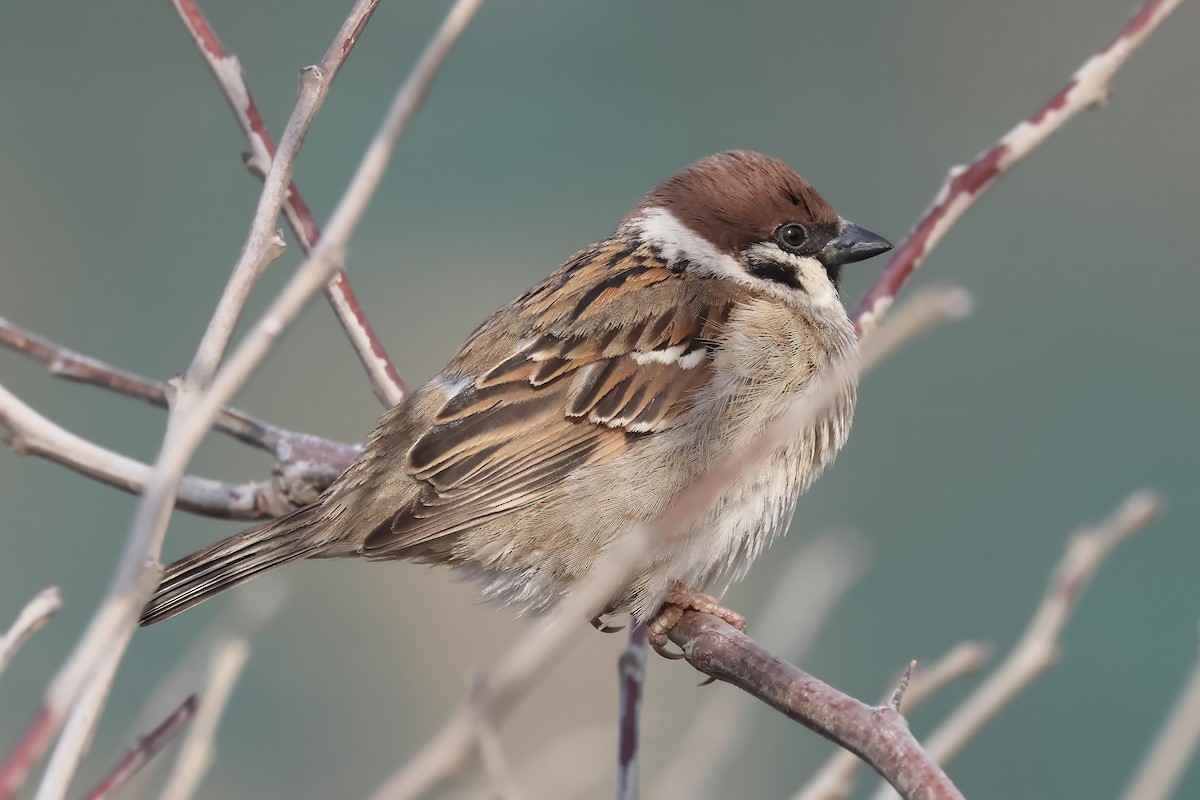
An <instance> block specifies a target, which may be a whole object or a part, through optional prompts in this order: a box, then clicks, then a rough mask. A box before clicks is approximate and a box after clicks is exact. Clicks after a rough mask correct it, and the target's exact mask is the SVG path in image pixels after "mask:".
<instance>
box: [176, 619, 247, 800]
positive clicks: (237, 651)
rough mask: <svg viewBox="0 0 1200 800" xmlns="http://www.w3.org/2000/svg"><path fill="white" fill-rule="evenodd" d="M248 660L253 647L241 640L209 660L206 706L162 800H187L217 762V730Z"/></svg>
mask: <svg viewBox="0 0 1200 800" xmlns="http://www.w3.org/2000/svg"><path fill="white" fill-rule="evenodd" d="M249 658H250V643H249V642H248V641H247V640H246V639H243V638H241V637H230V638H229V639H227V640H225V641H224V642H223V643H222V644H221V646H220V647H218V648H217V649H216V650H215V651H214V652H213V654H212V656H211V657H210V658H209V662H208V678H207V680H206V681H205V682H204V702H203V703H202V704H201V705H200V713H199V714H197V715H196V723H195V724H194V725H192V728H191V730H190V731H188V735H187V738H185V739H184V741H183V745H182V746H181V747H180V749H179V756H178V758H176V759H175V768H174V769H173V770H172V771H171V777H170V778H168V779H167V784H166V787H165V788H164V789H163V791H162V798H163V800H188V798H190V797H191V796H192V795H193V794H195V792H196V789H197V788H199V786H200V782H201V781H203V780H204V775H205V773H206V772H208V768H209V767H210V766H212V763H213V761H214V760H215V759H216V739H217V727H218V726H219V725H220V722H221V715H222V714H224V713H225V707H226V706H227V705H228V704H229V698H230V696H231V695H232V694H233V687H234V686H235V685H236V684H237V680H238V677H240V676H241V674H242V669H243V668H244V667H245V666H246V661H247V659H249Z"/></svg>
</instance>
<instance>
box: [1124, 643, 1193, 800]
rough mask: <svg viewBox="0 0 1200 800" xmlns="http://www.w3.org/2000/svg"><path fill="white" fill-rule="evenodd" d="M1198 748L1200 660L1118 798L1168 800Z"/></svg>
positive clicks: (1126, 799)
mask: <svg viewBox="0 0 1200 800" xmlns="http://www.w3.org/2000/svg"><path fill="white" fill-rule="evenodd" d="M1198 745H1200V659H1197V661H1196V664H1195V666H1193V667H1192V674H1191V675H1190V676H1188V679H1187V684H1186V685H1185V686H1184V689H1183V691H1182V692H1181V693H1180V695H1179V698H1178V699H1177V700H1176V701H1175V704H1174V705H1173V706H1171V710H1170V713H1169V714H1168V715H1167V719H1166V721H1164V722H1163V726H1162V728H1161V729H1160V730H1159V732H1158V735H1157V736H1155V737H1154V743H1153V744H1151V745H1150V749H1149V750H1148V751H1147V752H1146V756H1145V758H1143V759H1142V763H1141V764H1139V765H1138V768H1137V772H1135V773H1134V776H1133V778H1132V779H1131V780H1130V781H1129V786H1128V787H1127V788H1126V789H1125V793H1124V794H1123V795H1122V796H1121V797H1122V800H1168V798H1170V797H1171V796H1172V795H1173V794H1174V793H1175V787H1176V786H1178V784H1179V781H1180V780H1181V779H1182V778H1183V774H1184V772H1185V771H1186V770H1187V767H1188V764H1190V763H1191V761H1192V759H1193V758H1195V755H1196V748H1197V746H1198Z"/></svg>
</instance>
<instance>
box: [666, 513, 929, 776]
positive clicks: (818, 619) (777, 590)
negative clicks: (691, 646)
mask: <svg viewBox="0 0 1200 800" xmlns="http://www.w3.org/2000/svg"><path fill="white" fill-rule="evenodd" d="M867 558H868V557H867V554H866V544H865V543H864V542H862V541H861V540H860V539H859V538H858V537H852V536H822V537H819V538H817V539H813V540H811V541H808V542H805V543H804V544H803V545H802V546H801V547H800V548H799V549H797V551H796V554H795V556H793V558H792V562H791V563H790V564H789V565H788V567H787V568H786V569H785V570H784V571H783V573H782V574H781V575H780V576H779V577H778V578H777V579H776V581H775V584H774V589H773V590H772V592H771V596H770V597H769V598H768V599H767V602H766V603H765V604H764V605H763V607H762V609H761V610H760V611H759V613H758V614H757V615H756V624H755V630H756V631H757V632H758V638H759V639H760V640H761V641H763V642H765V643H767V644H769V645H770V646H771V648H772V651H773V652H775V653H778V654H780V656H782V657H783V658H786V659H787V660H789V661H792V662H797V663H798V662H800V661H803V659H804V657H805V655H807V653H808V651H809V650H810V649H811V647H812V644H813V642H814V641H815V640H816V637H817V634H818V633H819V632H820V630H821V627H822V626H823V625H824V623H825V621H826V620H827V619H828V618H829V615H830V614H831V613H832V611H833V609H834V607H835V606H836V604H837V603H838V602H839V601H840V600H841V598H842V596H843V595H844V594H845V593H846V592H847V591H848V590H849V589H850V587H851V586H853V585H854V584H855V583H856V582H857V581H858V579H859V578H860V577H862V575H863V573H864V571H865V570H866V562H867ZM796 609H803V611H804V613H803V614H799V615H798V614H797V613H796ZM917 683H918V682H914V688H915V687H916V685H917ZM711 694H712V695H713V696H712V697H711V698H706V699H705V701H704V705H703V707H702V708H701V709H700V711H699V713H697V714H696V716H695V718H694V719H693V721H692V724H691V728H690V730H689V731H688V733H687V734H686V735H684V736H682V737H681V738H680V740H679V743H678V744H677V745H676V748H675V750H676V755H675V757H674V758H673V759H672V761H671V762H670V763H669V764H668V765H667V767H666V769H664V770H663V771H662V774H661V775H660V776H659V777H658V779H657V780H656V781H655V790H654V793H653V794H652V797H654V798H656V800H701V798H707V797H718V796H721V779H722V777H723V776H724V775H726V774H728V772H729V770H730V768H731V767H732V766H733V765H734V764H736V763H737V762H738V760H739V759H740V757H741V755H742V752H743V751H744V749H745V748H746V747H747V746H748V744H749V742H750V734H751V731H752V728H753V724H754V719H755V714H756V713H757V712H758V710H759V708H760V707H759V706H758V704H756V703H750V702H747V698H746V697H745V696H744V695H740V694H737V693H735V692H712V693H711ZM911 694H912V690H911V689H910V691H909V695H911ZM850 757H851V758H854V756H853V755H852V754H851V756H850ZM854 760H855V761H856V762H857V761H858V759H857V758H855V759H854Z"/></svg>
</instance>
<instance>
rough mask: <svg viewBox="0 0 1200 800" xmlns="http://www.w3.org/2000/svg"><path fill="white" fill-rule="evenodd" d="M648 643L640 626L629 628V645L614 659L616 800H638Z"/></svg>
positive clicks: (641, 625) (644, 629)
mask: <svg viewBox="0 0 1200 800" xmlns="http://www.w3.org/2000/svg"><path fill="white" fill-rule="evenodd" d="M649 650H650V640H649V639H648V638H647V637H646V626H645V625H644V624H642V623H638V624H636V625H634V624H632V623H631V624H630V626H629V643H628V644H627V645H626V646H625V651H624V652H623V653H621V657H620V658H619V659H618V660H617V680H618V682H619V683H618V692H617V695H618V699H617V708H618V719H619V722H618V726H617V800H637V798H638V772H639V770H638V744H639V741H640V739H641V716H642V697H643V695H644V694H645V691H646V655H647V654H648V652H649Z"/></svg>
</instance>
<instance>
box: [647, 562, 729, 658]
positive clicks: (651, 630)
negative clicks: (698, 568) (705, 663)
mask: <svg viewBox="0 0 1200 800" xmlns="http://www.w3.org/2000/svg"><path fill="white" fill-rule="evenodd" d="M685 611H699V612H700V613H701V614H711V615H712V616H714V617H717V618H718V619H722V620H724V621H725V622H728V623H729V624H730V625H732V626H733V627H735V628H737V629H738V630H739V631H745V630H746V618H745V617H743V616H742V615H741V614H739V613H737V612H736V611H732V610H730V609H728V608H726V607H725V606H723V605H721V601H719V600H717V598H715V597H713V596H712V595H708V594H705V593H704V592H701V591H698V590H696V589H693V588H692V587H690V586H685V585H684V584H682V583H680V582H679V581H676V582H675V583H672V584H671V588H670V589H669V590H668V591H667V597H666V599H665V600H664V601H663V606H662V608H661V609H659V612H658V614H657V615H655V617H654V619H652V620H650V624H649V625H648V626H647V628H646V635H647V637H649V639H650V646H651V647H653V648H654V652H656V653H658V654H659V655H660V656H662V657H663V658H670V659H680V658H683V653H672V652H671V651H670V650H668V649H667V642H668V641H669V640H668V638H667V634H669V633H670V632H671V628H674V627H675V623H677V622H679V620H680V619H682V617H683V612H685Z"/></svg>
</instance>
